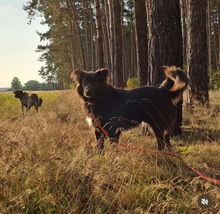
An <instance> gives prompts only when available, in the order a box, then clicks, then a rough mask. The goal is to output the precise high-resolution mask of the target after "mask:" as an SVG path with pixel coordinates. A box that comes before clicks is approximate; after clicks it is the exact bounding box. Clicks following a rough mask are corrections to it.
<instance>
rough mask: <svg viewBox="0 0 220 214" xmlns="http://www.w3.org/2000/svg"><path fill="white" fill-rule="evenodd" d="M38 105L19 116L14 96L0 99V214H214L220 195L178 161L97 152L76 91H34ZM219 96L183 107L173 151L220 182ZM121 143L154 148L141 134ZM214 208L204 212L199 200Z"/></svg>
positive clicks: (129, 135)
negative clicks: (204, 104)
mask: <svg viewBox="0 0 220 214" xmlns="http://www.w3.org/2000/svg"><path fill="white" fill-rule="evenodd" d="M37 94H38V95H39V97H42V99H43V104H42V106H41V107H40V108H39V113H38V114H36V113H35V110H34V108H33V109H31V111H30V114H29V115H28V116H22V114H21V109H20V104H19V101H18V99H15V98H14V97H13V95H12V92H4V93H0V213H2V214H6V213H16V214H17V213H30V214H32V213H33V214H36V213H74V214H75V213H94V214H96V213H110V214H111V213H118V214H124V213H135V214H136V213H137V214H139V213H140V214H141V213H189V214H191V213H207V214H208V213H213V214H215V213H219V211H220V189H219V186H216V185H214V184H211V183H209V182H207V181H205V180H204V179H202V178H200V177H198V176H197V175H196V174H195V173H194V172H192V171H191V170H190V169H189V168H188V167H187V166H186V165H185V164H184V163H183V162H182V161H180V160H178V159H175V158H173V157H168V156H164V155H159V154H156V153H148V152H140V151H132V150H128V149H124V148H120V147H119V148H118V149H117V150H116V151H115V148H112V147H111V146H110V145H109V144H108V142H106V143H105V145H106V147H105V149H104V152H103V154H101V155H100V154H99V152H97V150H96V147H95V146H96V144H95V139H94V135H93V132H92V130H90V129H89V127H88V126H87V124H86V123H85V118H84V114H83V111H82V109H81V101H80V100H79V98H78V96H77V94H76V92H75V91H74V90H68V91H57V92H37ZM219 97H220V91H214V92H211V93H210V107H209V108H207V107H202V106H199V105H196V106H195V110H194V112H193V113H192V112H189V110H188V109H184V120H183V135H181V136H179V137H175V138H173V139H172V141H171V143H172V145H173V146H174V151H175V152H176V153H178V154H180V155H181V156H182V157H183V158H184V159H185V160H186V161H187V162H188V163H190V164H191V165H193V166H194V167H195V168H196V169H198V170H199V171H200V172H202V173H204V174H206V175H207V176H210V177H212V178H216V179H220V164H219V163H220V121H219V118H220V108H219V106H220V99H219ZM120 142H122V143H124V144H128V145H132V146H141V147H149V148H156V140H155V139H154V138H148V137H144V136H142V134H141V130H140V128H136V129H133V130H130V131H127V132H124V133H123V134H122V136H121V138H120ZM202 194H208V195H209V196H210V197H211V198H212V201H213V204H212V206H211V207H210V208H208V209H207V210H202V209H201V208H199V206H198V204H197V200H198V198H199V196H200V195H202Z"/></svg>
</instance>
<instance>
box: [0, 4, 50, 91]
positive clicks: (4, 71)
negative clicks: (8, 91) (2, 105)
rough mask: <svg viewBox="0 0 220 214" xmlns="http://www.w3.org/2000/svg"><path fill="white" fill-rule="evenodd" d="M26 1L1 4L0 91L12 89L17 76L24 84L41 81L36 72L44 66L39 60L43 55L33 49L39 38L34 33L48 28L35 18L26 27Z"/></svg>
mask: <svg viewBox="0 0 220 214" xmlns="http://www.w3.org/2000/svg"><path fill="white" fill-rule="evenodd" d="M27 2H28V0H1V1H0V29H1V30H0V88H4V87H11V81H12V79H13V77H18V79H19V80H20V81H21V84H22V85H24V84H25V83H26V82H28V81H29V80H37V81H38V82H40V83H41V82H44V80H43V79H42V78H41V76H40V75H38V70H40V68H41V67H42V66H44V63H43V62H40V61H38V59H39V57H40V56H41V54H42V53H37V52H36V49H37V46H38V45H39V44H43V43H41V42H40V37H39V36H38V35H37V33H36V31H39V32H40V33H44V32H46V31H47V30H48V28H47V26H43V25H41V24H40V21H41V18H37V19H35V20H33V21H32V23H31V24H30V25H29V24H28V21H29V20H28V18H27V12H26V11H24V10H23V9H22V7H23V5H24V4H26V3H27Z"/></svg>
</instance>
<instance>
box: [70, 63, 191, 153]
mask: <svg viewBox="0 0 220 214" xmlns="http://www.w3.org/2000/svg"><path fill="white" fill-rule="evenodd" d="M164 68H165V69H164V72H165V75H166V79H165V80H164V81H163V83H162V84H161V86H160V87H159V88H157V87H150V86H146V87H139V88H135V89H130V90H121V89H117V88H114V87H113V86H112V85H110V84H108V83H107V76H108V70H107V69H99V70H97V71H96V72H85V71H81V70H75V71H73V72H72V73H71V78H72V79H73V80H74V81H77V83H78V85H77V87H76V90H77V92H78V94H79V96H80V97H81V98H82V100H83V103H84V107H85V110H86V113H87V121H92V124H93V126H94V127H95V136H96V139H97V146H98V147H99V148H100V149H103V148H104V140H105V138H106V136H105V134H104V133H103V132H102V131H101V130H100V128H99V126H97V124H96V123H97V121H98V123H99V125H100V126H101V127H102V128H104V130H105V131H106V132H107V133H108V136H109V139H110V142H111V143H112V142H118V139H119V136H120V134H121V131H123V130H127V129H130V128H132V127H135V126H137V125H139V124H140V123H141V122H146V123H148V124H149V125H150V126H151V127H152V129H153V131H154V133H155V135H156V138H157V143H158V149H159V150H163V149H164V148H165V145H166V146H167V148H168V149H169V150H171V144H170V134H171V133H172V130H173V127H174V123H175V112H174V110H175V105H176V103H177V102H178V101H179V100H180V99H181V94H182V92H183V91H184V90H185V89H186V87H187V85H188V82H189V80H188V77H187V75H186V74H185V72H184V71H183V70H181V69H180V68H176V67H175V66H170V67H167V66H165V67H164ZM92 114H93V115H94V117H95V118H96V121H95V120H94V119H93V116H92Z"/></svg>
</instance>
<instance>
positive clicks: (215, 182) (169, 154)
mask: <svg viewBox="0 0 220 214" xmlns="http://www.w3.org/2000/svg"><path fill="white" fill-rule="evenodd" d="M92 117H93V119H94V121H95V123H96V125H97V126H98V127H99V129H100V130H101V131H102V132H103V133H104V134H105V135H106V136H107V137H108V132H107V131H106V130H105V129H104V128H102V127H101V126H100V125H99V123H98V121H97V120H96V118H95V115H94V114H93V113H92ZM119 145H120V146H121V147H124V148H127V149H132V150H139V151H142V152H156V153H160V154H164V155H168V156H171V157H175V158H178V159H180V160H182V161H183V162H184V163H185V164H186V165H187V166H188V167H189V168H190V169H191V170H192V171H194V172H195V173H196V174H197V175H199V176H200V177H202V178H204V179H205V180H207V181H209V182H211V183H213V184H218V185H220V180H216V179H213V178H209V177H207V176H206V175H204V174H202V173H201V172H199V171H197V170H196V169H194V168H193V167H192V166H190V165H189V164H188V163H187V162H186V161H184V160H183V158H181V157H180V156H178V155H175V154H173V153H169V152H164V151H160V150H154V149H147V148H141V147H134V146H127V145H124V144H122V143H119Z"/></svg>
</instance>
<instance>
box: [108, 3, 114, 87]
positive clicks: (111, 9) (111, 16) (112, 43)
mask: <svg viewBox="0 0 220 214" xmlns="http://www.w3.org/2000/svg"><path fill="white" fill-rule="evenodd" d="M112 1H113V0H109V16H110V19H109V20H110V38H111V39H110V44H111V45H110V51H111V54H110V56H111V73H110V80H111V83H112V84H113V85H115V48H114V44H115V35H114V23H113V21H114V17H113V2H112Z"/></svg>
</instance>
